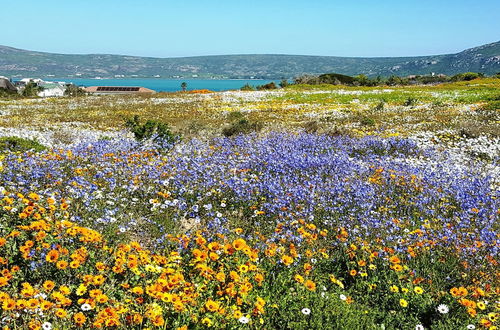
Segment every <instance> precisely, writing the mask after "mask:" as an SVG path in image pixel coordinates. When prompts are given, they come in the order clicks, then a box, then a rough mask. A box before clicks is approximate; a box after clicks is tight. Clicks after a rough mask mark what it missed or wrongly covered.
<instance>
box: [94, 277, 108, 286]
mask: <svg viewBox="0 0 500 330" xmlns="http://www.w3.org/2000/svg"><path fill="white" fill-rule="evenodd" d="M105 280H106V278H105V277H104V276H102V275H97V276H94V278H93V280H92V283H93V284H94V285H102V284H103V283H104V281H105Z"/></svg>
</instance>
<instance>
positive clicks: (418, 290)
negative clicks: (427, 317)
mask: <svg viewBox="0 0 500 330" xmlns="http://www.w3.org/2000/svg"><path fill="white" fill-rule="evenodd" d="M413 291H415V293H416V294H422V293H424V289H422V288H421V287H419V286H416V287H415V288H413Z"/></svg>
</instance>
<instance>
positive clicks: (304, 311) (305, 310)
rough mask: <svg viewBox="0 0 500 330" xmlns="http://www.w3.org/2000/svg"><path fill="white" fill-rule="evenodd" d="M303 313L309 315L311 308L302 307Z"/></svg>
mask: <svg viewBox="0 0 500 330" xmlns="http://www.w3.org/2000/svg"><path fill="white" fill-rule="evenodd" d="M302 314H304V315H309V314H311V310H310V309H309V308H302Z"/></svg>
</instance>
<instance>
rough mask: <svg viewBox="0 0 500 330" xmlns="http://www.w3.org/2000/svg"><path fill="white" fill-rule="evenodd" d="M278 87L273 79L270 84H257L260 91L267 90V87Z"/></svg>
mask: <svg viewBox="0 0 500 330" xmlns="http://www.w3.org/2000/svg"><path fill="white" fill-rule="evenodd" d="M277 88H278V86H276V84H275V83H274V81H271V82H270V83H269V84H265V85H260V86H257V90H259V91H262V90H267V89H277Z"/></svg>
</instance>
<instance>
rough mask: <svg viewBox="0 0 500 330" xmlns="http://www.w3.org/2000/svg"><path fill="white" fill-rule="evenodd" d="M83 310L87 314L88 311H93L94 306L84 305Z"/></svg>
mask: <svg viewBox="0 0 500 330" xmlns="http://www.w3.org/2000/svg"><path fill="white" fill-rule="evenodd" d="M81 309H82V311H84V312H86V311H89V310H91V309H92V306H90V305H89V304H83V305H82V306H81Z"/></svg>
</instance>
